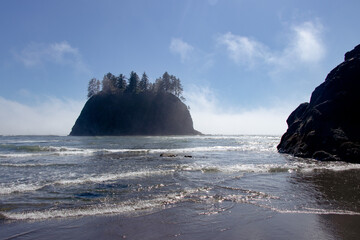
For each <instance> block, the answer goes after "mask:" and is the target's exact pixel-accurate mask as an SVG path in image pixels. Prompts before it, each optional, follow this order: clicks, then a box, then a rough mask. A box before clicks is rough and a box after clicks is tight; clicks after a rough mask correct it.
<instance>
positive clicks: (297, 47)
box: [288, 22, 325, 63]
mask: <svg viewBox="0 0 360 240" xmlns="http://www.w3.org/2000/svg"><path fill="white" fill-rule="evenodd" d="M322 29H323V28H322V25H321V24H319V23H312V22H305V23H303V24H300V25H298V26H294V27H293V28H292V31H293V33H294V37H293V39H292V42H291V43H290V46H289V48H288V51H290V52H293V55H294V56H298V58H299V60H300V61H302V62H309V63H314V62H319V61H321V60H322V59H323V58H324V56H325V47H324V43H323V41H322V37H321V33H322Z"/></svg>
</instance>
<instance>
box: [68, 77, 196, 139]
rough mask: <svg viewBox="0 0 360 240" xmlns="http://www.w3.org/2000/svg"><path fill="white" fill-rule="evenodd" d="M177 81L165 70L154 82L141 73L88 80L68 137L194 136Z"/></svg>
mask: <svg viewBox="0 0 360 240" xmlns="http://www.w3.org/2000/svg"><path fill="white" fill-rule="evenodd" d="M181 93H182V86H181V83H180V80H179V79H178V78H176V77H175V76H173V75H169V74H168V73H167V72H166V73H164V75H163V76H162V77H161V78H158V79H157V80H156V82H155V83H150V82H149V81H148V78H147V76H146V74H145V73H144V74H143V76H142V78H141V80H140V79H139V77H138V75H137V74H136V73H135V72H132V73H131V74H130V78H129V82H128V83H127V81H126V79H125V76H124V75H122V74H120V76H119V77H115V76H114V75H112V74H111V73H108V74H107V75H105V76H104V79H103V80H102V90H101V91H100V81H99V80H96V79H92V80H90V82H89V88H88V97H89V99H88V101H87V102H86V104H85V106H84V108H83V109H82V111H81V113H80V116H79V117H78V119H77V120H76V122H75V125H74V126H73V128H72V131H71V133H70V135H71V136H120V135H196V134H200V132H198V131H196V130H195V129H194V128H193V122H192V118H191V116H190V112H189V110H188V107H187V106H186V105H185V104H184V103H183V102H182V101H181V100H180V99H181V98H182V96H181Z"/></svg>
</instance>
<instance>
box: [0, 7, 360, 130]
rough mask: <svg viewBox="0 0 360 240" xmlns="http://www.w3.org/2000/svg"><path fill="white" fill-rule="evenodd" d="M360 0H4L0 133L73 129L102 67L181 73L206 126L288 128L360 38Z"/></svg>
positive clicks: (198, 123)
mask: <svg viewBox="0 0 360 240" xmlns="http://www.w3.org/2000/svg"><path fill="white" fill-rule="evenodd" d="M359 10H360V1H357V0H349V1H332V0H328V1H322V0H319V1H306V0H302V1H288V0H274V1H266V0H258V1H256V0H255V1H254V0H253V1H250V0H204V1H201V0H183V1H178V0H159V1H157V0H153V1H146V0H143V1H140V0H132V1H125V0H124V1H109V0H103V1H92V0H83V1H81V0H78V1H68V0H62V1H56V0H54V1H44V0H43V1H40V0H32V1H25V0H23V1H20V0H11V1H10V0H3V1H0V31H1V32H0V35H1V38H0V53H1V54H0V83H1V88H0V134H60V135H66V134H68V133H69V132H70V129H71V127H72V125H73V124H74V122H75V120H76V118H77V116H78V115H79V113H80V111H81V108H82V106H83V105H84V103H85V101H86V93H87V92H86V91H87V83H88V81H89V80H90V79H91V78H92V77H96V78H98V79H102V77H103V76H104V74H106V73H108V72H111V73H113V74H116V75H118V74H120V73H123V74H126V75H128V74H129V73H130V72H131V71H132V70H134V71H136V72H138V73H139V74H141V73H143V72H144V71H146V73H147V74H148V76H149V77H150V78H151V79H152V80H155V78H157V77H159V76H161V75H162V74H163V73H164V72H165V71H168V72H169V73H171V74H173V75H175V76H177V77H179V78H180V79H181V81H182V83H183V85H184V89H185V91H184V95H185V97H186V98H187V101H186V104H188V105H190V107H191V114H192V116H193V120H194V125H195V127H196V128H197V129H198V130H200V131H202V132H204V133H214V134H220V133H226V134H261V133H263V134H282V133H283V132H284V131H285V130H286V123H285V120H286V118H287V116H288V115H289V114H290V113H291V111H292V110H293V109H294V108H295V107H297V105H298V104H300V103H301V102H304V101H308V100H309V97H310V94H311V92H312V91H313V90H314V88H315V87H316V86H318V85H319V84H320V83H321V82H323V81H324V79H325V77H326V75H327V73H328V72H329V71H330V70H331V69H332V68H334V67H335V66H336V65H337V64H339V63H340V62H342V61H343V56H344V54H345V52H346V51H349V50H351V49H353V47H355V46H356V45H357V44H359V43H360V31H358V23H360V15H359V14H358V11H359Z"/></svg>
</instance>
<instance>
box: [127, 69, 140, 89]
mask: <svg viewBox="0 0 360 240" xmlns="http://www.w3.org/2000/svg"><path fill="white" fill-rule="evenodd" d="M126 90H127V92H129V93H137V92H138V91H139V76H138V75H137V73H136V72H134V71H132V72H131V73H130V78H129V85H128V87H127V89H126Z"/></svg>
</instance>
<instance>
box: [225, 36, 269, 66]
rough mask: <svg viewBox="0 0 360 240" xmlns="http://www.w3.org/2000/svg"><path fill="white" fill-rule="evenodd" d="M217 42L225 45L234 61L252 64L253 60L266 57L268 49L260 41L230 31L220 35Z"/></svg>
mask: <svg viewBox="0 0 360 240" xmlns="http://www.w3.org/2000/svg"><path fill="white" fill-rule="evenodd" d="M218 43H220V44H222V45H225V46H226V49H227V51H228V53H229V57H230V58H231V59H232V60H234V61H235V62H236V63H242V64H247V65H250V66H252V65H253V64H254V63H255V61H258V60H261V59H265V58H267V55H268V51H267V50H266V48H265V46H264V45H263V44H261V43H260V42H257V41H255V40H252V39H250V38H248V37H244V36H237V35H234V34H232V33H230V32H228V33H226V34H224V35H222V36H220V37H219V38H218Z"/></svg>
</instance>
